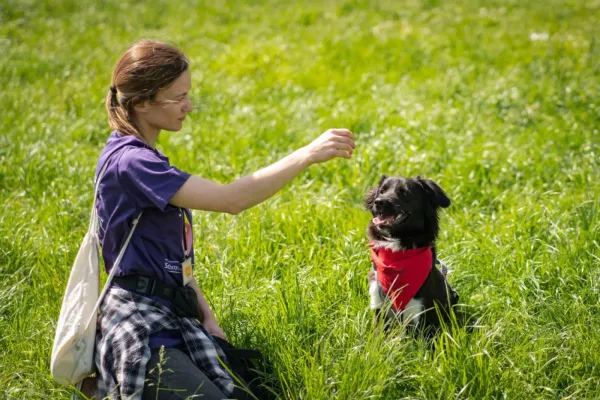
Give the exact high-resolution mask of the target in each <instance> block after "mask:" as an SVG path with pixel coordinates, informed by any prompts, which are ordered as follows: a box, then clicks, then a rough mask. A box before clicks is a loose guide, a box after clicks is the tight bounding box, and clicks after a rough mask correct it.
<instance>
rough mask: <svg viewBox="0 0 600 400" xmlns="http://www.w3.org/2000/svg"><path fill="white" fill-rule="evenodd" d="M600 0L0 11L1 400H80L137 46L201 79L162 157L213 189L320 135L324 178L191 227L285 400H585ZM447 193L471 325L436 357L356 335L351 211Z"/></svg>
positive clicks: (598, 362) (599, 364)
mask: <svg viewBox="0 0 600 400" xmlns="http://www.w3.org/2000/svg"><path fill="white" fill-rule="evenodd" d="M599 17H600V2H599V1H598V0H591V1H583V0H581V1H575V0H564V1H559V0H547V1H543V2H542V1H514V0H507V1H500V0H489V1H483V0H472V1H469V0H459V1H435V0H429V1H426V0H423V1H417V0H407V1H384V0H381V1H351V0H348V1H337V2H335V1H328V0H325V1H311V2H300V1H298V2H282V1H249V0H248V1H229V2H225V1H218V0H217V1H212V2H208V1H206V2H205V1H199V0H196V1H185V2H176V1H173V2H171V1H166V0H163V1H152V2H135V1H117V0H106V1H93V2H92V1H77V0H71V1H68V0H56V1H42V0H38V1H35V0H1V1H0V49H1V52H2V54H1V55H0V77H1V81H0V104H1V108H0V109H1V113H0V204H2V211H1V212H0V397H2V398H9V399H47V398H62V399H68V398H70V394H71V391H70V389H68V388H65V387H62V386H59V385H58V384H56V383H55V382H54V381H53V380H52V377H51V375H50V370H49V362H50V351H51V347H52V340H53V337H54V328H55V325H56V320H57V317H58V312H59V309H60V303H61V298H62V292H63V290H64V287H65V285H66V281H67V278H68V274H69V270H70V267H71V264H72V262H73V259H74V257H75V254H76V251H77V249H78V246H79V243H80V241H81V239H82V238H83V235H84V233H85V230H86V229H87V222H88V213H89V209H90V206H91V201H92V190H93V188H92V179H93V171H94V168H95V165H96V161H97V156H98V154H99V151H100V149H101V148H102V146H103V143H104V142H105V141H106V139H107V137H108V135H109V133H110V132H109V129H108V126H107V122H106V112H105V109H104V105H103V101H104V97H105V95H106V93H107V90H108V86H109V85H110V74H111V70H112V68H113V66H114V63H115V61H116V59H117V58H118V56H119V55H120V54H121V53H122V52H123V51H124V50H125V48H126V47H127V46H128V45H129V44H131V43H132V42H134V41H135V40H138V39H141V38H153V39H160V40H164V41H168V42H170V43H173V44H175V45H177V46H179V47H180V48H181V49H182V50H183V51H184V52H185V53H186V54H187V55H188V56H189V58H190V60H191V62H192V76H193V90H192V97H193V101H194V105H195V110H194V112H193V114H192V115H191V118H190V119H189V120H187V121H186V125H185V127H184V129H183V130H182V131H181V132H178V133H168V132H165V133H163V134H162V135H161V137H160V138H159V142H158V147H159V148H160V150H162V151H163V152H164V153H165V154H167V155H168V156H169V157H170V160H171V162H172V163H173V164H174V165H177V166H178V167H179V168H181V169H183V170H187V171H189V172H192V173H196V174H199V175H202V176H203V177H206V178H210V179H214V180H217V181H219V182H227V181H231V180H233V179H235V178H236V177H240V176H243V175H244V174H247V173H250V172H252V171H254V170H256V169H257V168H259V167H261V166H264V165H267V164H268V163H270V162H273V161H275V160H277V159H278V158H279V157H282V156H284V155H285V154H287V153H288V152H290V151H292V150H293V149H296V148H298V147H300V146H303V145H305V144H307V143H308V142H309V141H310V140H311V139H312V138H315V137H316V136H318V135H319V134H320V133H321V132H323V131H324V130H326V129H327V128H331V127H347V128H349V129H351V130H352V131H353V132H354V133H355V135H356V142H357V147H356V152H355V153H354V156H353V159H352V160H351V161H350V162H348V161H346V160H336V161H333V162H330V163H327V164H325V165H317V166H313V167H311V168H310V169H309V170H307V171H306V172H304V173H303V174H301V175H300V176H299V177H298V178H297V179H295V180H294V182H293V183H292V184H290V185H289V186H287V187H286V188H285V189H284V190H283V191H282V192H281V193H279V194H277V195H276V196H274V197H273V198H272V199H270V200H268V201H266V202H265V203H263V204H261V205H260V206H257V207H255V208H253V209H250V210H248V211H246V212H244V213H242V214H240V215H237V216H230V215H220V214H214V213H207V212H198V211H197V212H195V213H194V216H195V221H194V228H195V231H196V243H195V244H196V257H197V260H198V265H197V268H196V271H195V273H196V277H197V278H198V281H199V282H200V285H201V287H202V289H203V290H204V292H205V294H206V296H207V298H208V299H209V301H210V303H211V304H212V306H213V307H214V310H215V312H216V314H217V316H218V318H219V321H220V323H221V325H222V327H223V328H224V330H225V332H226V333H227V334H228V335H229V337H230V339H231V340H232V341H233V342H234V343H235V344H237V345H240V346H252V347H257V348H259V349H261V350H262V351H263V353H264V354H265V355H266V357H267V358H268V360H269V362H270V363H271V365H272V368H273V373H272V381H271V383H272V386H273V388H274V390H275V391H276V393H278V395H279V396H280V397H281V398H282V399H310V400H313V399H317V400H319V399H404V398H406V399H596V398H600V310H599V305H598V304H599V297H600V268H598V267H599V264H600V200H599V198H598V197H599V193H600V183H599V180H600V172H599V168H600V161H599V152H600V136H599V132H598V130H599V129H600V98H599V94H598V93H599V90H600V59H599V55H600V35H599V28H600V18H599ZM382 173H386V174H390V175H406V176H414V175H417V174H420V175H423V176H426V177H429V178H431V179H434V180H435V181H437V182H438V183H439V184H440V185H441V186H442V187H443V188H444V189H445V190H446V192H447V193H448V194H449V196H450V198H451V199H452V201H453V205H452V206H451V207H450V208H449V209H447V210H445V211H444V213H443V215H442V233H441V235H440V238H439V242H438V247H439V253H440V256H441V258H442V259H443V260H444V261H445V262H446V263H447V264H448V265H449V266H450V268H451V273H450V275H449V280H450V282H451V283H452V285H453V286H454V287H455V288H456V289H457V290H458V292H459V293H460V295H461V301H462V302H463V303H464V304H465V305H466V306H467V307H468V308H469V309H470V310H471V312H472V313H473V314H474V315H475V316H476V317H477V323H476V324H475V326H474V327H473V332H471V333H466V331H465V330H464V329H447V330H445V332H444V333H443V334H442V335H441V336H440V337H439V338H438V339H437V341H436V343H435V349H434V350H432V349H431V348H430V347H429V346H427V345H426V344H425V343H423V342H422V341H420V340H414V339H410V338H407V337H403V336H402V335H398V336H394V337H393V338H388V339H382V338H378V337H375V336H374V335H373V334H372V327H371V315H370V312H369V310H368V297H367V282H366V272H367V271H368V269H369V268H370V263H369V256H368V249H367V241H366V237H365V227H366V225H367V223H368V221H369V219H370V216H369V214H368V213H367V212H366V211H365V210H364V209H363V208H362V204H361V203H362V199H363V197H364V195H365V192H366V191H367V190H368V189H369V188H370V187H371V186H372V185H374V184H375V183H376V182H377V180H378V177H379V176H380V174H382Z"/></svg>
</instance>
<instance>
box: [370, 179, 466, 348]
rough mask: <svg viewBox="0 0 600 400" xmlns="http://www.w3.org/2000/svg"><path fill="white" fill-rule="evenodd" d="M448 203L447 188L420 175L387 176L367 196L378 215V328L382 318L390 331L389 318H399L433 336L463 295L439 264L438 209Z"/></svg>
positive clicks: (374, 223) (374, 289) (374, 238)
mask: <svg viewBox="0 0 600 400" xmlns="http://www.w3.org/2000/svg"><path fill="white" fill-rule="evenodd" d="M448 206H450V199H449V198H448V196H447V195H446V193H444V191H443V190H442V188H440V187H439V186H438V185H437V184H436V183H435V182H433V181H432V180H429V179H424V178H421V177H418V176H417V177H416V178H403V177H388V176H387V175H383V176H382V177H381V179H380V180H379V184H378V185H377V186H376V187H375V188H373V189H372V190H371V191H370V192H369V193H368V194H367V197H366V198H365V207H366V209H367V210H369V211H370V212H371V213H372V214H373V217H374V218H373V219H372V220H371V222H370V223H369V227H368V229H367V236H368V238H369V242H370V246H371V259H372V261H373V269H372V270H371V271H369V276H368V278H369V293H370V295H371V309H373V310H374V311H375V325H376V327H379V326H380V325H381V323H382V322H383V323H384V328H386V330H387V327H389V322H391V321H395V320H396V321H397V320H400V322H403V323H405V324H406V325H408V326H410V327H414V328H416V330H417V331H420V332H423V333H425V335H426V336H428V337H430V336H432V335H433V334H435V332H436V331H437V330H438V329H439V327H440V324H441V321H440V317H441V318H442V319H443V320H445V321H448V318H449V310H450V308H451V307H453V306H454V305H455V304H456V303H457V302H458V294H457V293H456V292H455V291H454V290H453V289H452V288H451V287H450V285H449V284H448V282H447V281H446V277H445V271H444V272H442V271H440V270H439V269H438V268H437V267H436V264H437V263H439V261H438V260H437V258H436V253H435V242H436V239H437V236H438V232H439V215H438V211H439V210H440V208H446V207H448ZM442 267H443V268H445V266H444V265H443V264H442ZM390 302H391V304H390ZM436 305H437V308H438V309H437V310H436V307H435V306H436Z"/></svg>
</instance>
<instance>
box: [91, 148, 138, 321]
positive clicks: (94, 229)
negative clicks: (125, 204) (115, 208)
mask: <svg viewBox="0 0 600 400" xmlns="http://www.w3.org/2000/svg"><path fill="white" fill-rule="evenodd" d="M109 160H110V157H108V159H107V160H106V162H105V163H104V165H103V166H102V169H101V170H100V173H99V174H98V177H97V178H96V182H95V185H94V201H93V203H92V212H91V216H90V224H89V228H88V233H91V234H93V235H97V234H98V227H99V219H98V212H97V210H96V198H97V197H98V187H99V186H100V180H101V179H102V177H103V176H104V173H105V172H106V168H107V167H108V161H109ZM142 213H143V212H140V213H139V214H138V216H137V217H136V218H135V219H134V220H133V223H132V225H131V230H130V231H129V235H127V239H125V243H123V246H121V250H120V251H119V255H118V256H117V259H116V260H115V262H114V264H113V266H112V269H111V270H110V274H108V278H107V279H106V283H105V284H104V287H103V288H102V292H101V293H100V296H98V301H97V302H96V306H95V307H94V310H93V311H92V313H91V314H90V318H89V319H88V321H87V323H86V325H85V329H86V330H87V329H88V328H89V325H90V323H91V322H92V320H93V319H94V317H95V316H96V314H97V313H98V309H99V308H100V303H102V299H103V298H104V295H105V294H106V292H107V291H108V289H109V288H110V284H111V282H112V279H113V277H114V276H115V272H116V271H117V269H118V267H119V264H120V263H121V259H122V258H123V255H124V254H125V250H127V246H128V245H129V241H130V240H131V237H132V236H133V232H134V231H135V228H136V226H137V224H138V222H139V221H140V218H141V217H142Z"/></svg>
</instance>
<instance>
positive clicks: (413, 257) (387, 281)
mask: <svg viewBox="0 0 600 400" xmlns="http://www.w3.org/2000/svg"><path fill="white" fill-rule="evenodd" d="M371 260H373V263H374V264H375V268H376V269H377V281H378V282H379V285H380V286H381V288H382V289H383V291H384V292H385V293H387V295H388V296H389V297H390V298H391V299H392V301H393V302H394V308H395V309H396V311H397V312H398V311H402V310H404V308H405V307H406V306H407V305H408V303H409V302H410V301H411V299H412V298H413V297H415V294H417V292H418V291H419V289H420V288H421V286H422V285H423V283H424V282H425V279H427V276H428V275H429V271H431V265H432V261H433V254H432V253H431V248H430V247H421V248H418V249H411V250H400V251H392V250H388V249H384V248H381V249H377V250H375V249H373V245H372V244H371Z"/></svg>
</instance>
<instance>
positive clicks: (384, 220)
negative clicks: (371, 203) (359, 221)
mask: <svg viewBox="0 0 600 400" xmlns="http://www.w3.org/2000/svg"><path fill="white" fill-rule="evenodd" d="M408 216H409V213H405V212H402V211H401V212H400V213H399V214H398V215H379V216H376V217H375V218H373V223H374V224H375V225H377V226H385V225H393V224H401V223H402V222H404V220H406V218H408Z"/></svg>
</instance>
